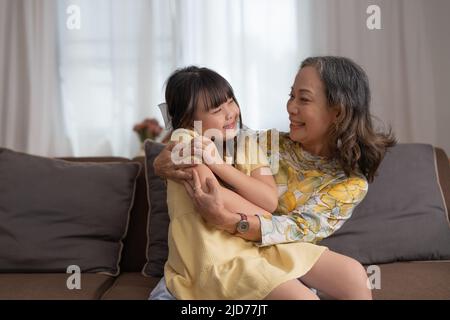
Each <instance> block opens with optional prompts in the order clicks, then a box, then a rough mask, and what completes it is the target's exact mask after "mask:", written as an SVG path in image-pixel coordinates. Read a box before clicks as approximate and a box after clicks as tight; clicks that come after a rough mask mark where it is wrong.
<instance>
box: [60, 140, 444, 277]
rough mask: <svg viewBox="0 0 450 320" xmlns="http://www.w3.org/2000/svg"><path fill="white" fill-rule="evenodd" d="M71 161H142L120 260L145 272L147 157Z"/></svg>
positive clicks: (124, 267) (440, 156) (440, 160)
mask: <svg viewBox="0 0 450 320" xmlns="http://www.w3.org/2000/svg"><path fill="white" fill-rule="evenodd" d="M64 159H65V160H69V161H81V162H88V161H89V162H128V161H134V162H139V163H140V164H141V165H142V169H141V172H140V174H139V177H138V179H137V185H136V192H135V199H134V203H133V209H132V212H131V217H130V221H129V225H128V231H127V235H126V237H125V239H124V248H123V251H122V257H121V261H120V268H121V272H141V271H142V268H143V266H144V265H145V263H146V259H147V258H146V246H147V241H148V240H147V224H148V223H147V219H148V211H149V205H148V201H147V184H146V180H145V166H144V160H145V159H144V157H137V158H134V159H132V160H130V159H126V158H119V157H96V158H64ZM436 162H437V169H438V176H439V182H440V185H441V188H442V192H443V195H444V199H445V202H446V205H447V208H448V209H449V210H447V211H448V213H449V220H450V166H449V159H448V158H447V155H446V153H445V152H444V151H443V150H442V149H440V148H436Z"/></svg>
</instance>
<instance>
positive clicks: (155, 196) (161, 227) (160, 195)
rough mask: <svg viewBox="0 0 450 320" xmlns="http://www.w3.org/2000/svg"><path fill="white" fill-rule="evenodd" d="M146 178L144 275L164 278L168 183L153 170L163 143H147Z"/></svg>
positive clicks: (166, 254) (147, 141)
mask: <svg viewBox="0 0 450 320" xmlns="http://www.w3.org/2000/svg"><path fill="white" fill-rule="evenodd" d="M144 148H145V178H146V180H147V192H148V196H147V199H148V202H149V203H148V206H149V212H148V218H147V251H146V252H147V263H146V264H145V265H144V268H143V270H142V273H143V274H144V275H145V276H151V277H162V276H163V274H164V264H165V263H166V260H167V256H168V246H167V235H168V230H169V222H170V219H169V214H168V210H167V187H166V182H165V181H164V180H163V179H161V178H160V177H158V176H157V175H156V174H155V171H154V170H153V161H154V160H155V158H156V156H157V155H158V154H159V153H160V152H161V150H162V149H163V148H164V145H163V144H161V143H157V142H153V141H151V140H146V141H145V145H144Z"/></svg>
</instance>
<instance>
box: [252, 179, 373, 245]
mask: <svg viewBox="0 0 450 320" xmlns="http://www.w3.org/2000/svg"><path fill="white" fill-rule="evenodd" d="M367 189H368V184H367V181H366V180H365V179H363V178H360V177H350V178H346V179H344V180H341V181H339V182H335V183H332V184H330V185H328V186H327V187H325V188H323V189H322V190H320V191H317V192H315V193H313V195H312V196H311V197H310V198H309V199H308V200H307V201H306V202H305V203H304V204H302V205H298V206H297V207H296V208H295V209H294V210H292V211H291V212H289V213H287V214H284V215H262V216H260V221H261V245H262V246H266V245H272V244H277V243H284V242H294V241H302V242H310V243H316V242H319V241H320V240H322V239H324V238H327V237H329V236H330V235H331V234H333V233H334V232H336V231H337V230H338V229H340V228H341V227H342V225H343V224H344V223H345V222H346V221H347V220H348V219H350V217H351V215H352V213H353V210H354V208H355V207H356V206H357V205H358V204H359V203H360V202H361V201H362V200H363V199H364V197H365V195H366V194H367Z"/></svg>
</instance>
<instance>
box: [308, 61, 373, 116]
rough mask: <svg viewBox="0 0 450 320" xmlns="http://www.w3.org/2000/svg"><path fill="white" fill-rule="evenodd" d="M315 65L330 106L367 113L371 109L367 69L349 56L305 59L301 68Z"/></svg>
mask: <svg viewBox="0 0 450 320" xmlns="http://www.w3.org/2000/svg"><path fill="white" fill-rule="evenodd" d="M308 66H312V67H315V68H316V70H317V72H318V73H319V75H320V78H321V80H322V81H323V83H324V85H325V94H326V97H327V100H328V104H329V105H330V106H342V107H344V108H351V109H353V110H352V111H353V112H356V113H359V114H365V113H367V112H368V111H369V105H370V87H369V79H368V77H367V75H366V73H365V71H364V70H363V69H362V68H361V67H360V66H359V65H357V64H356V63H355V62H353V61H352V60H351V59H349V58H345V57H333V56H320V57H310V58H307V59H305V60H304V61H303V62H302V64H301V66H300V69H301V68H304V67H308Z"/></svg>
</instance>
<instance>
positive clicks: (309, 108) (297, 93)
mask: <svg viewBox="0 0 450 320" xmlns="http://www.w3.org/2000/svg"><path fill="white" fill-rule="evenodd" d="M287 111H288V113H289V120H290V138H291V139H292V140H293V141H297V142H300V143H301V144H302V146H303V148H304V149H305V150H307V151H308V152H310V153H312V154H315V155H327V153H328V152H329V150H327V148H328V145H329V144H328V139H329V138H328V129H329V128H330V126H331V125H332V124H333V122H334V121H335V119H336V117H337V114H338V111H337V109H336V108H330V107H329V106H328V103H327V99H326V96H325V87H324V84H323V83H322V80H321V79H320V76H319V73H318V72H317V70H316V69H315V68H314V67H304V68H302V69H300V71H299V72H298V73H297V76H296V77H295V82H294V85H293V87H292V89H291V93H290V97H289V100H288V102H287Z"/></svg>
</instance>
